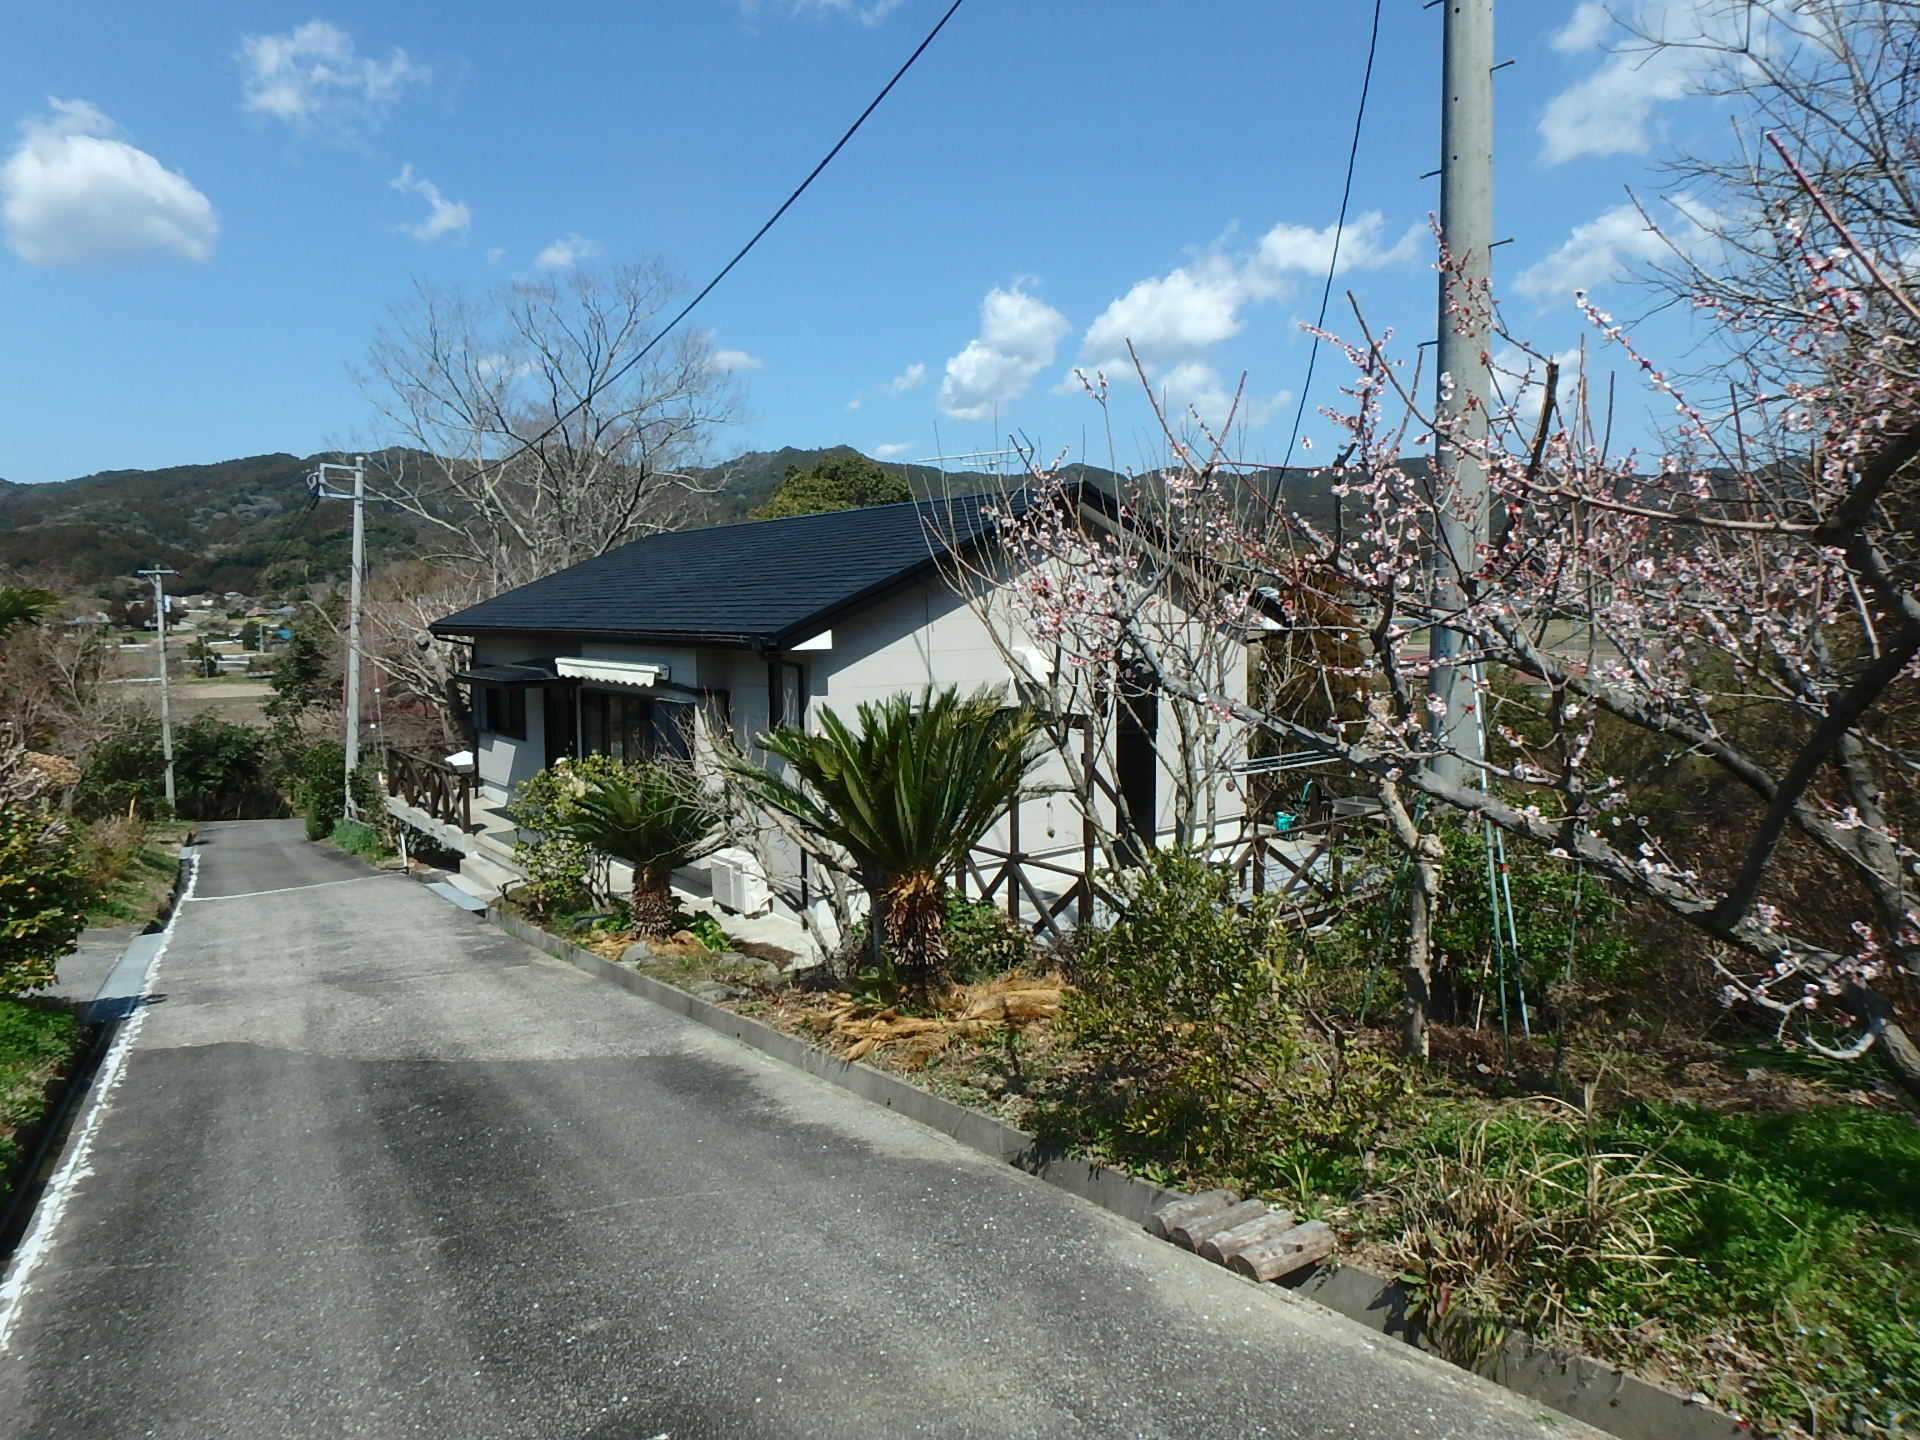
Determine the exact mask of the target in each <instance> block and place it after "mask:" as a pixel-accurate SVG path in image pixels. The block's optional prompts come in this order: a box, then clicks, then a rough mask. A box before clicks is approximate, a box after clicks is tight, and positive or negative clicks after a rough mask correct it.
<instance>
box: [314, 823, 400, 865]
mask: <svg viewBox="0 0 1920 1440" xmlns="http://www.w3.org/2000/svg"><path fill="white" fill-rule="evenodd" d="M327 838H328V839H329V840H331V841H332V842H333V843H334V844H335V845H338V846H339V847H340V848H341V849H342V850H344V851H346V852H347V853H348V854H349V855H358V856H359V857H360V858H361V859H362V860H384V859H386V857H387V855H388V853H389V852H388V850H387V847H386V845H385V844H384V843H382V841H381V839H380V832H379V831H378V830H376V829H374V828H373V826H371V825H368V824H365V823H363V822H361V821H359V820H348V819H345V818H344V817H343V818H341V819H339V820H336V821H334V822H333V833H332V834H330V835H328V836H327Z"/></svg>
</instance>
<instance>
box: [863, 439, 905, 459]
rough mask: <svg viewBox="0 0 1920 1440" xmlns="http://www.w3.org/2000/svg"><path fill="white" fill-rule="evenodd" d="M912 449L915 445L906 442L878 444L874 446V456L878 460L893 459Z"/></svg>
mask: <svg viewBox="0 0 1920 1440" xmlns="http://www.w3.org/2000/svg"><path fill="white" fill-rule="evenodd" d="M911 449H913V446H911V445H909V444H905V443H902V444H899V445H876V446H874V447H873V458H874V459H876V460H891V459H892V458H893V457H894V456H896V455H904V454H906V453H907V451H909V450H911Z"/></svg>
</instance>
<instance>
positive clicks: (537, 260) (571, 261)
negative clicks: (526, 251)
mask: <svg viewBox="0 0 1920 1440" xmlns="http://www.w3.org/2000/svg"><path fill="white" fill-rule="evenodd" d="M599 253H600V247H599V246H598V245H596V244H594V242H593V241H591V240H589V239H587V237H586V236H584V235H575V234H573V233H572V232H571V231H569V232H568V233H567V234H565V235H562V236H561V237H560V238H559V239H558V240H555V241H554V242H553V243H552V244H551V245H549V246H547V248H546V249H544V250H542V251H541V252H540V253H539V254H538V255H536V256H534V257H533V263H534V265H535V266H537V267H538V268H539V269H542V270H566V269H569V268H570V267H572V266H574V265H578V264H579V263H580V262H581V261H582V260H586V259H590V258H591V257H593V256H595V255H598V254H599Z"/></svg>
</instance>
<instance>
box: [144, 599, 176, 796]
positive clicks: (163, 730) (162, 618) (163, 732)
mask: <svg viewBox="0 0 1920 1440" xmlns="http://www.w3.org/2000/svg"><path fill="white" fill-rule="evenodd" d="M138 573H139V574H141V575H144V576H146V577H147V578H148V579H149V580H151V581H152V582H153V624H154V633H155V634H156V635H158V636H159V637H160V753H161V755H163V756H164V757H166V762H167V768H166V791H167V816H168V818H169V819H171V818H172V816H173V697H172V695H171V693H170V692H169V689H168V685H167V586H166V578H165V577H167V576H168V575H178V574H179V573H180V572H179V571H178V570H162V569H160V568H159V567H158V566H156V567H155V568H153V569H151V570H141V571H139V572H138Z"/></svg>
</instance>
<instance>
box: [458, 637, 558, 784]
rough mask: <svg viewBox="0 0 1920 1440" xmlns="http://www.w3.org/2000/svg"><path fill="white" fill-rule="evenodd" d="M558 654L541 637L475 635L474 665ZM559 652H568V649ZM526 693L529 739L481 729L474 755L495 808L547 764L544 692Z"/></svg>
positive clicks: (516, 661)
mask: <svg viewBox="0 0 1920 1440" xmlns="http://www.w3.org/2000/svg"><path fill="white" fill-rule="evenodd" d="M555 653H556V651H555V648H554V644H553V641H552V640H551V639H548V638H546V637H544V636H539V635H506V636H498V635H483V636H476V637H475V638H474V643H473V663H474V664H476V665H519V664H523V663H524V662H526V661H528V660H539V659H544V658H546V657H548V656H551V655H553V654H555ZM559 653H565V650H564V649H563V650H562V651H560V652H559ZM526 693H527V738H526V739H524V740H515V739H514V738H513V737H512V736H509V735H496V734H494V733H493V732H491V731H488V730H482V731H481V732H480V735H479V740H480V745H479V751H480V753H479V754H478V755H477V756H475V761H476V769H477V772H478V776H479V780H480V787H481V790H482V791H483V793H484V798H485V799H486V801H487V803H489V804H492V805H499V804H503V803H505V801H506V800H507V799H508V797H509V796H510V794H511V793H512V790H513V787H514V786H516V785H518V784H520V783H521V782H522V781H523V780H528V779H531V778H532V777H533V776H535V775H537V774H539V773H540V770H541V767H542V766H543V765H544V764H545V763H546V757H547V736H546V715H545V712H544V709H543V707H542V705H541V692H540V690H539V689H538V688H537V687H535V688H530V689H528V690H527V692H526Z"/></svg>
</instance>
